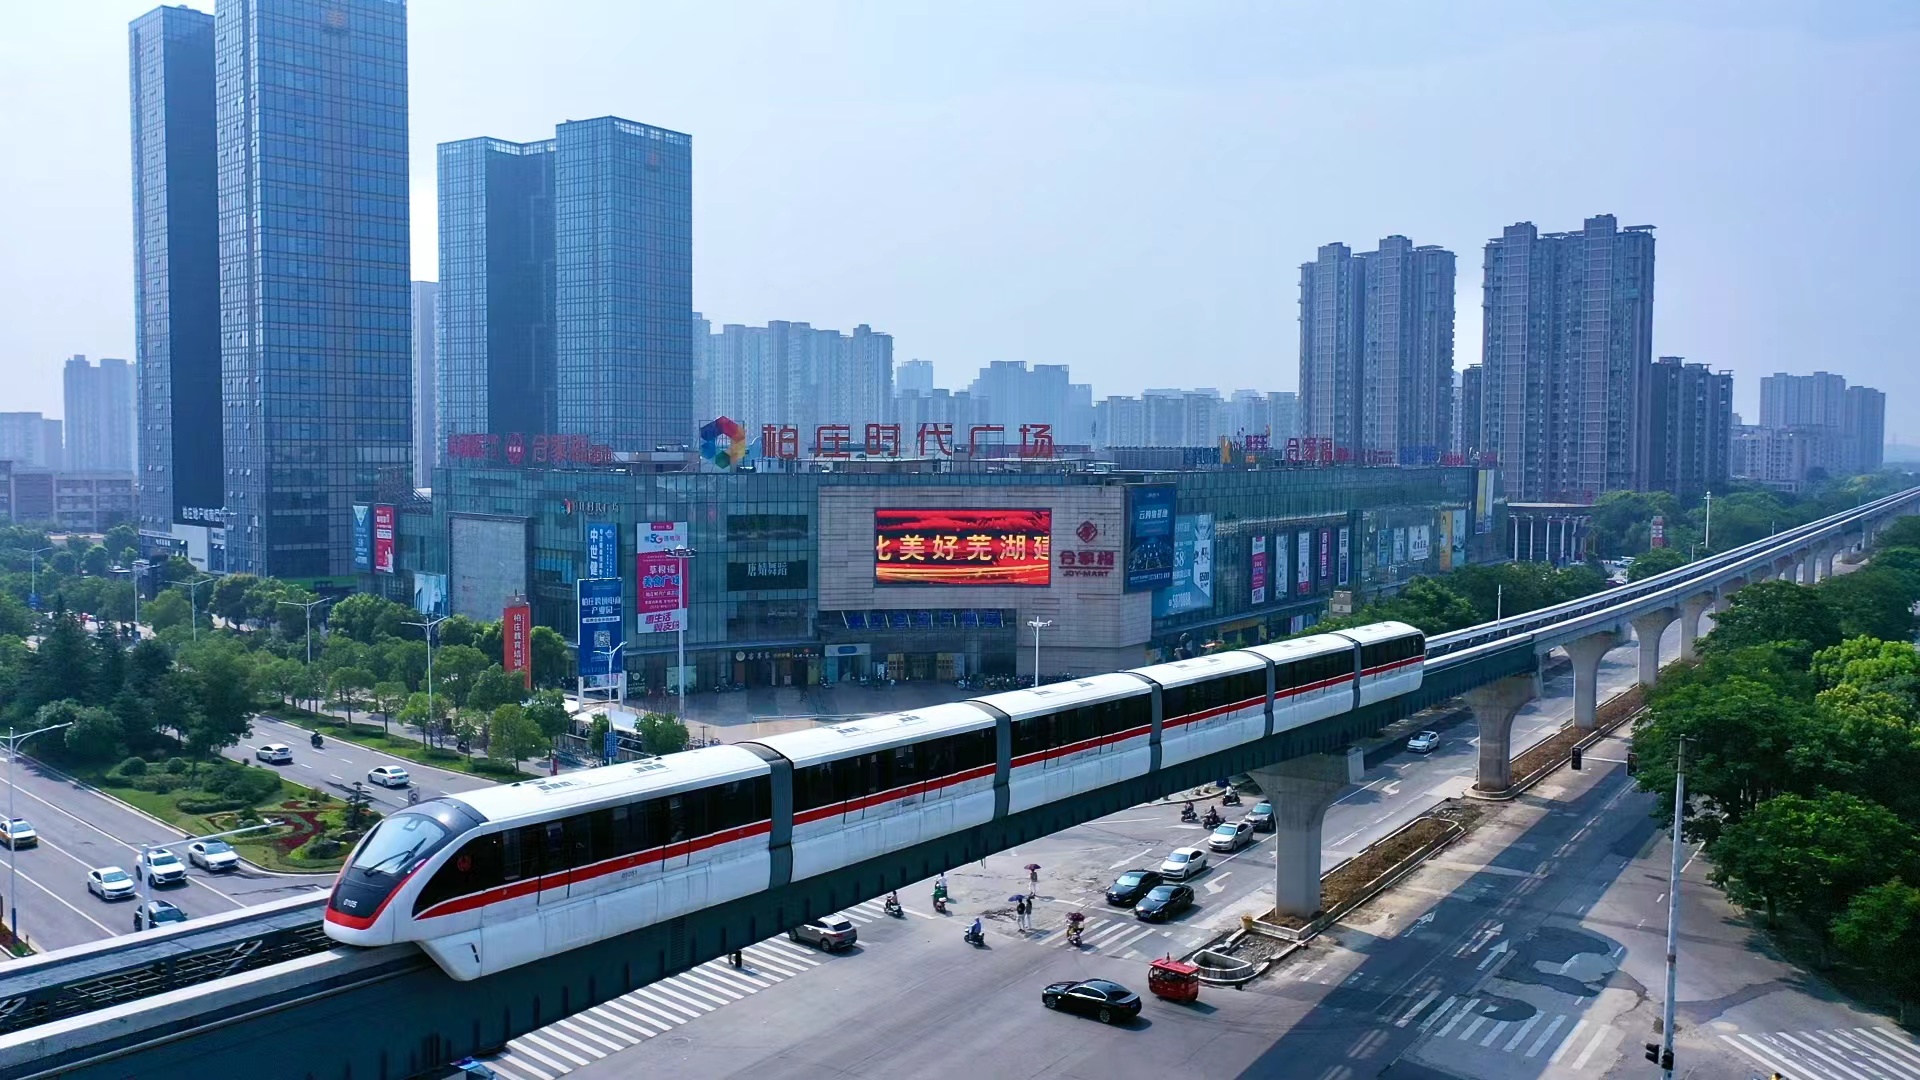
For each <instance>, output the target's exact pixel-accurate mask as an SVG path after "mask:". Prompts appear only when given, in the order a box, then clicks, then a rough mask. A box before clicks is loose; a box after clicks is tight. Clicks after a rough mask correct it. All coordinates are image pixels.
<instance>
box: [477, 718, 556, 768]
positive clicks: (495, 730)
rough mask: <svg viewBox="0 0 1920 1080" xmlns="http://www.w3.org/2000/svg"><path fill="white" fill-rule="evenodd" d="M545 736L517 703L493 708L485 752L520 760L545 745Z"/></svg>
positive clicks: (498, 756)
mask: <svg viewBox="0 0 1920 1080" xmlns="http://www.w3.org/2000/svg"><path fill="white" fill-rule="evenodd" d="M546 746H547V737H546V736H545V735H542V734H541V733H540V728H539V727H538V726H537V725H535V724H534V722H533V721H532V720H529V719H527V710H526V709H524V708H522V707H521V706H519V705H502V706H500V707H499V708H497V709H495V710H493V715H492V716H491V717H490V719H489V721H488V725H487V756H488V757H491V758H500V759H504V760H507V761H511V762H513V763H514V764H515V765H518V764H520V763H521V762H522V761H525V760H526V759H527V758H530V757H532V756H533V755H535V754H538V753H540V752H542V751H543V750H544V749H546Z"/></svg>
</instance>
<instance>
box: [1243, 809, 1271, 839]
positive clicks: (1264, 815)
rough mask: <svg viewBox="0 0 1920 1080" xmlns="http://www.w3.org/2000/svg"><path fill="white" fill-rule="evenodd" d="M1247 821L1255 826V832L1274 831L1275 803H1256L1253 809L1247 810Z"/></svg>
mask: <svg viewBox="0 0 1920 1080" xmlns="http://www.w3.org/2000/svg"><path fill="white" fill-rule="evenodd" d="M1247 823H1248V824H1249V825H1252V826H1253V831H1254V832H1272V831H1273V804H1272V803H1270V802H1262V803H1255V804H1254V807H1253V809H1251V810H1249V811H1247Z"/></svg>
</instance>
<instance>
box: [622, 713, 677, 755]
mask: <svg viewBox="0 0 1920 1080" xmlns="http://www.w3.org/2000/svg"><path fill="white" fill-rule="evenodd" d="M634 733H635V734H637V735H639V736H640V745H642V746H644V747H646V748H647V752H648V753H650V754H677V753H679V752H680V751H682V750H685V749H686V748H687V742H688V735H687V725H685V724H683V723H681V722H680V721H679V719H678V718H677V717H673V716H669V715H667V714H666V713H657V712H650V713H647V714H646V715H645V716H642V717H641V718H640V722H639V723H638V724H636V725H634Z"/></svg>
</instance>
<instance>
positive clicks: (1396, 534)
mask: <svg viewBox="0 0 1920 1080" xmlns="http://www.w3.org/2000/svg"><path fill="white" fill-rule="evenodd" d="M1406 561H1407V530H1406V529H1405V528H1397V529H1395V530H1393V565H1395V566H1399V565H1400V564H1401V563H1403V562H1406Z"/></svg>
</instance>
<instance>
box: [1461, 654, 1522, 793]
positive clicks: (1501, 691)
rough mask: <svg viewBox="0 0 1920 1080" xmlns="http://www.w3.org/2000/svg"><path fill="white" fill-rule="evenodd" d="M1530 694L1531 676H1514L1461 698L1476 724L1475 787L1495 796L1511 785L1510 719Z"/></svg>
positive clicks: (1470, 691)
mask: <svg viewBox="0 0 1920 1080" xmlns="http://www.w3.org/2000/svg"><path fill="white" fill-rule="evenodd" d="M1534 693H1535V687H1534V678H1533V676H1531V675H1514V676H1510V677H1508V678H1505V679H1501V680H1499V681H1497V682H1490V683H1488V684H1487V685H1485V686H1476V687H1474V688H1473V689H1471V690H1469V691H1467V692H1466V694H1464V695H1463V697H1464V699H1465V701H1466V703H1467V707H1468V708H1470V709H1472V710H1473V718H1474V721H1475V722H1476V723H1478V724H1479V725H1480V777H1479V779H1478V780H1477V781H1475V783H1474V785H1473V786H1474V787H1475V788H1478V789H1479V790H1481V791H1484V792H1487V793H1489V794H1499V793H1500V792H1504V791H1506V790H1507V789H1508V788H1510V787H1512V786H1513V717H1514V714H1515V713H1518V712H1519V711H1520V706H1522V705H1525V704H1526V703H1527V702H1529V701H1532V700H1533V698H1534Z"/></svg>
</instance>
